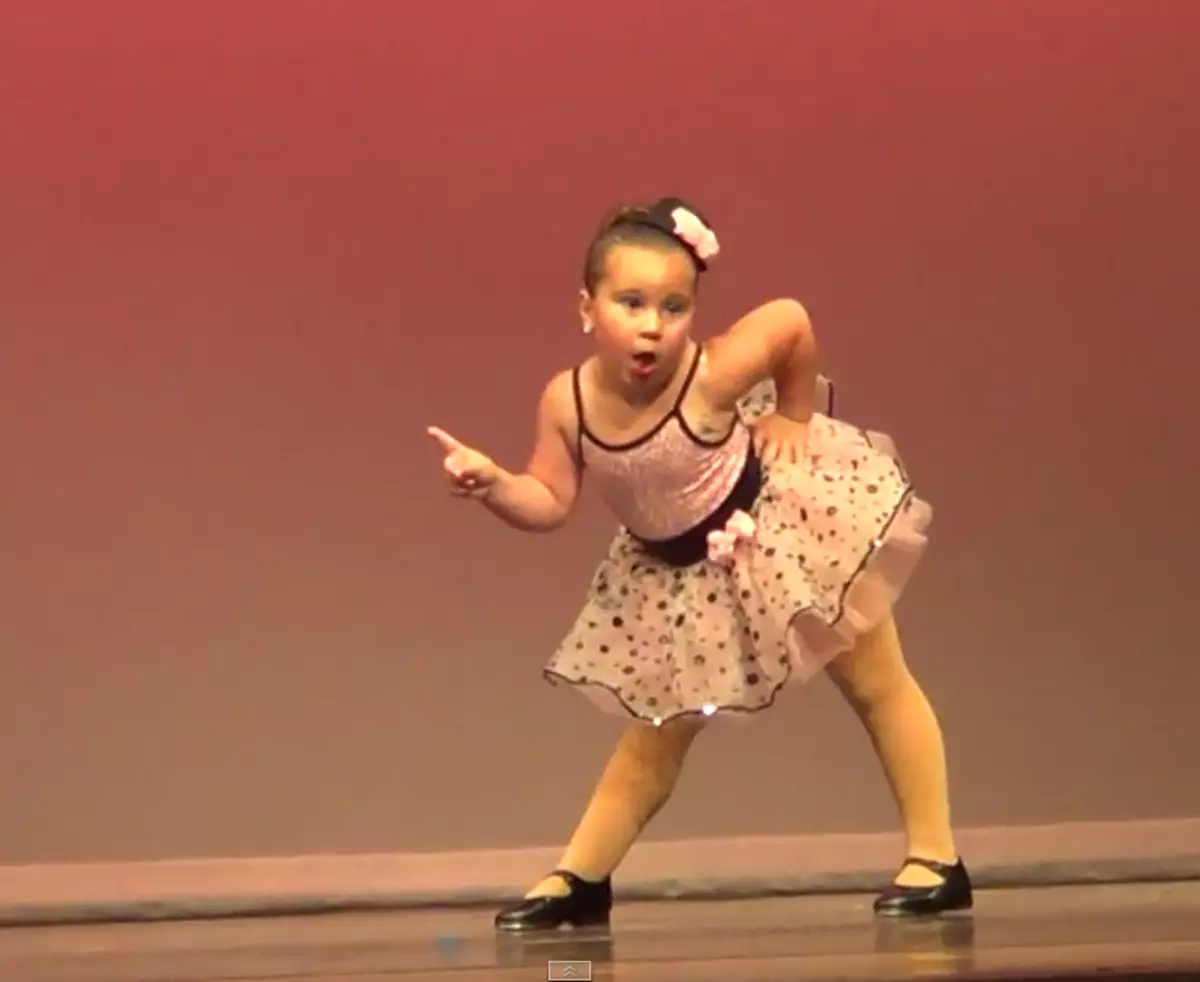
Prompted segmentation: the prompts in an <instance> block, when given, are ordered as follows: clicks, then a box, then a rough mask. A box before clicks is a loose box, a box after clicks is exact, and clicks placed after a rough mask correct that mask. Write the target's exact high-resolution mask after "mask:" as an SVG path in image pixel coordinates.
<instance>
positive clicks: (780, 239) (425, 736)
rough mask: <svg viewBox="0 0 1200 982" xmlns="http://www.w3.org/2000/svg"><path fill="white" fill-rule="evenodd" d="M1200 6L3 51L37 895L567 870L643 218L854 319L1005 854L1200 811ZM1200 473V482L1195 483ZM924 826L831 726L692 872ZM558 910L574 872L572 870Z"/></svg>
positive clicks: (183, 28) (8, 439)
mask: <svg viewBox="0 0 1200 982" xmlns="http://www.w3.org/2000/svg"><path fill="white" fill-rule="evenodd" d="M1198 38H1200V6H1198V5H1197V4H1195V3H1191V2H1188V0H1155V2H1153V3H1148V2H1140V0H1139V2H1133V0H1123V2H1117V0H1112V2H1105V3H1095V2H1083V0H1078V2H1066V0H1036V2H1035V0H1014V2H1004V3H1002V2H978V3H961V2H952V0H921V2H909V3H890V4H889V3H879V2H863V0H838V2H836V3H834V2H825V3H818V2H792V3H788V2H782V0H781V2H773V3H767V2H762V3H747V4H734V3H701V2H689V3H683V2H677V0H659V2H654V3H647V2H644V0H639V2H625V0H612V2H607V3H602V4H570V3H561V2H550V0H508V2H505V3H484V2H475V0H450V2H441V3H419V2H411V3H409V2H403V3H400V2H390V0H359V2H355V3H336V2H333V0H324V2H317V0H288V2H286V3H282V2H280V3H268V2H257V3H246V2H231V0H216V2H206V3H184V2H176V3H161V2H152V0H138V2H133V0H110V2H105V3H95V2H90V0H77V2H66V0H41V2H33V0H27V2H17V0H11V2H8V3H6V4H4V9H3V11H2V12H0V65H2V66H3V69H2V70H0V141H2V152H0V189H2V199H3V208H2V215H0V448H2V451H3V453H2V458H0V459H2V464H0V466H2V468H3V491H2V492H0V533H2V542H0V547H2V548H0V658H2V659H3V661H2V665H3V686H2V688H0V771H2V773H3V775H4V777H3V781H4V790H3V798H4V807H3V809H0V861H3V862H6V863H18V862H41V861H62V862H67V861H82V860H124V859H155V858H165V857H201V856H243V855H264V854H295V853H337V852H370V851H417V850H443V849H470V848H477V847H503V846H519V845H531V844H549V843H557V842H561V841H564V840H565V838H566V836H567V835H568V833H569V831H570V829H571V827H572V825H573V824H574V821H575V819H576V817H577V815H578V813H579V811H580V809H581V808H582V806H583V804H584V800H585V796H586V794H587V792H588V791H589V789H590V787H591V785H592V782H593V780H594V779H595V777H596V775H597V773H598V770H599V767H600V765H601V763H602V761H603V759H604V757H605V755H606V754H607V751H608V749H609V747H610V745H611V742H612V740H613V739H614V736H615V733H616V731H617V726H618V724H617V722H616V721H615V720H612V719H609V718H606V717H602V716H600V715H599V714H598V713H596V712H595V711H594V710H593V709H592V707H591V706H590V704H588V703H587V702H585V701H584V700H583V699H582V698H581V697H580V696H578V695H576V694H574V693H572V692H570V691H567V690H557V689H554V688H552V687H550V686H548V685H546V684H545V683H543V682H542V681H541V679H540V676H539V669H540V668H541V665H542V663H543V662H544V661H545V659H546V658H547V657H548V656H549V654H550V652H551V650H552V648H553V646H554V645H555V643H556V642H557V640H558V638H559V636H560V634H561V633H562V632H563V631H564V630H565V628H566V627H567V625H568V623H569V622H570V619H571V618H572V617H573V616H574V613H575V607H576V604H577V603H578V602H579V600H580V598H581V597H582V595H583V591H584V588H585V586H586V584H587V579H588V577H589V575H590V572H591V570H592V566H593V563H594V562H595V560H596V559H597V558H598V555H599V551H600V550H601V549H602V548H603V546H604V543H605V541H606V539H607V537H608V536H609V534H610V532H611V529H612V525H611V523H610V521H609V520H608V519H607V518H606V517H605V516H604V515H603V513H602V512H601V511H600V509H599V507H598V506H597V504H596V502H595V501H594V499H592V498H588V501H587V503H586V505H585V507H584V508H583V510H582V511H581V512H580V514H579V518H578V520H577V521H576V522H575V524H574V525H573V527H571V528H570V529H568V530H566V531H564V532H562V533H560V534H558V535H557V536H552V537H547V538H537V537H523V536H521V535H519V534H517V533H515V532H510V531H508V530H506V529H505V528H503V527H501V526H500V525H499V524H498V523H496V522H495V521H493V520H491V519H490V518H489V517H488V516H487V515H486V514H485V513H484V512H482V511H481V510H479V509H477V508H473V507H471V506H468V505H465V504H462V503H460V502H457V501H454V500H451V499H449V498H448V497H447V496H446V495H445V494H444V491H443V486H442V484H441V481H440V475H439V470H438V467H439V456H438V453H437V450H436V448H435V447H434V446H433V445H432V444H431V443H430V442H429V441H428V440H427V438H426V437H425V435H424V428H425V426H426V425H427V424H429V423H437V424H439V425H442V426H444V427H445V428H447V429H449V430H450V431H451V432H453V433H455V434H456V435H458V436H460V437H461V438H463V439H465V440H469V441H473V442H477V443H478V445H479V446H481V447H482V448H485V449H487V450H489V451H492V452H493V453H494V454H496V455H497V456H498V457H499V458H500V459H501V460H502V461H503V462H505V463H507V464H510V465H514V466H519V465H520V464H522V463H523V458H524V454H525V452H526V450H527V448H528V441H529V438H530V433H531V424H532V411H533V408H534V404H535V401H536V397H537V393H538V388H539V387H540V385H541V384H542V383H543V381H544V380H545V379H546V378H547V376H548V375H549V373H551V372H552V371H554V370H555V369H557V368H559V367H562V366H565V365H568V364H570V363H572V362H573V361H575V360H576V359H579V358H581V357H582V356H583V355H584V353H585V350H586V346H585V340H584V338H583V337H582V335H581V334H580V331H579V324H578V320H577V317H576V313H575V304H576V290H577V285H578V270H579V265H580V258H581V254H582V250H583V247H584V245H585V242H586V240H587V237H588V235H589V234H590V232H591V230H592V227H593V225H594V223H595V222H596V221H597V220H598V218H599V217H600V215H601V213H602V212H603V211H604V210H605V209H606V208H607V207H608V206H609V205H610V204H611V203H612V202H613V201H615V200H618V199H625V198H631V197H632V198H638V197H648V196H654V195H658V194H661V193H678V194H682V195H684V196H688V197H690V198H692V199H693V200H695V201H696V202H697V203H698V204H699V205H700V206H701V207H702V208H703V209H705V210H706V211H707V212H708V213H709V214H710V215H711V217H712V219H713V221H714V222H715V224H716V226H717V228H718V231H719V233H720V235H721V237H722V242H723V245H724V254H723V255H722V257H721V262H720V263H719V264H718V266H717V267H716V268H715V269H714V271H713V272H712V274H711V279H710V280H709V281H708V283H707V286H706V290H705V294H704V297H703V307H702V311H701V314H700V322H701V325H702V328H703V331H704V332H706V333H710V332H714V331H717V330H719V329H721V328H723V327H724V326H726V325H727V324H728V323H730V321H731V319H733V318H734V317H736V316H737V315H738V314H740V313H741V312H743V311H745V310H746V309H748V308H749V307H751V306H752V305H754V304H757V303H759V302H761V301H763V300H766V299H769V298H772V297H777V296H782V295H789V296H796V297H798V298H800V299H802V300H803V301H804V302H805V303H806V304H807V306H808V307H809V309H810V311H811V313H812V315H813V318H814V322H815V325H816V328H817V331H818V334H819V338H820V340H821V341H822V343H823V346H824V352H825V355H826V357H827V363H826V369H827V370H828V371H829V372H830V373H831V374H832V375H833V376H835V377H836V379H837V380H838V383H839V385H840V392H841V396H842V398H841V402H840V408H841V415H843V416H845V417H847V418H850V419H853V420H854V421H857V422H861V423H862V424H864V425H868V426H870V427H873V428H876V429H883V430H886V431H888V432H890V433H891V434H893V436H894V437H895V438H896V440H897V442H898V445H899V447H900V449H901V451H902V453H903V454H904V457H905V459H906V462H907V463H908V465H909V467H910V469H911V472H912V474H913V475H914V476H915V479H916V481H917V483H918V485H919V487H920V491H921V493H922V494H923V495H924V496H926V497H927V498H928V499H930V500H931V501H932V503H933V505H934V507H935V510H936V515H935V524H934V527H933V531H932V535H933V546H932V549H931V551H930V553H929V557H928V562H927V564H926V566H925V567H924V569H923V570H922V571H921V573H920V575H919V576H918V578H917V579H916V581H915V583H914V585H913V587H912V590H911V593H910V594H909V595H908V596H907V597H906V599H905V602H904V604H903V607H902V610H901V613H900V623H901V628H902V630H903V631H904V635H905V638H906V642H907V649H908V652H909V656H910V658H911V661H912V662H913V664H914V666H915V669H916V670H917V671H918V672H919V673H920V676H921V677H922V678H923V679H924V681H925V682H926V684H927V685H928V688H929V690H930V692H931V694H932V696H933V698H934V699H935V700H936V703H937V706H938V708H939V710H940V713H941V715H942V718H943V720H944V724H945V728H946V732H947V735H948V739H949V747H950V754H951V766H952V770H953V777H954V792H955V804H956V818H957V821H958V823H959V824H960V825H961V826H978V825H1004V824H1014V825H1019V824H1031V823H1045V822H1055V821H1059V820H1067V819H1139V818H1157V817H1172V816H1189V815H1197V814H1200V782H1198V781H1197V780H1196V761H1195V755H1196V748H1197V732H1198V730H1197V714H1196V699H1197V693H1198V692H1200V673H1198V669H1197V665H1198V664H1200V661H1198V657H1197V645H1198V643H1200V635H1198V633H1197V627H1198V624H1200V622H1197V621H1193V620H1192V616H1193V614H1194V613H1195V612H1196V610H1197V596H1196V575H1195V562H1196V554H1197V551H1198V550H1200V525H1198V524H1197V521H1196V519H1195V514H1194V510H1195V506H1196V502H1197V500H1200V476H1198V471H1197V469H1196V466H1195V458H1196V436H1195V432H1194V424H1193V419H1192V417H1193V414H1194V408H1193V407H1194V406H1195V404H1196V403H1195V398H1196V387H1197V367H1196V366H1197V356H1198V355H1200V342H1198V341H1197V339H1196V323H1195V321H1196V316H1195V311H1196V291H1195V287H1194V285H1192V284H1190V282H1189V281H1190V280H1191V279H1193V278H1194V274H1195V270H1196V257H1197V250H1196V244H1195V243H1196V239H1195V236H1196V228H1197V219H1198V218H1200V214H1198V212H1200V209H1198V207H1197V200H1198V194H1197V190H1196V188H1197V175H1198V174H1200V127H1197V125H1196V117H1195V100H1196V93H1197V92H1200V70H1198V68H1200V58H1198V56H1197V41H1198ZM1189 448H1191V449H1189ZM895 827H897V822H896V820H895V818H894V816H893V813H892V806H891V803H890V799H889V797H888V792H887V789H886V787H885V786H884V783H883V779H882V777H881V776H880V775H879V774H878V772H877V770H876V766H875V763H874V761H873V758H872V754H871V751H870V748H869V747H868V745H867V742H866V740H865V738H864V737H863V735H862V733H861V731H860V730H859V728H858V725H857V723H856V722H855V721H854V720H853V718H852V717H851V714H850V713H849V711H848V710H847V709H846V708H845V707H843V706H842V705H841V704H840V702H839V701H838V699H837V697H836V695H835V694H834V693H833V690H832V687H831V686H829V685H828V684H827V683H826V682H824V681H820V682H818V683H816V684H814V685H813V686H811V687H809V688H808V689H806V690H798V691H795V692H793V693H792V694H791V696H789V697H788V698H786V699H785V700H784V701H783V702H782V703H781V704H780V705H779V706H778V708H777V709H776V710H775V711H774V712H772V713H771V714H770V715H768V716H765V717H762V718H761V719H760V720H759V721H757V722H756V723H754V724H753V725H749V726H735V727H731V728H730V727H726V728H722V731H721V732H719V733H714V734H710V735H709V736H708V737H707V738H706V739H704V740H703V742H702V743H701V744H700V745H699V746H698V748H697V752H696V755H695V758H694V760H693V762H692V766H691V770H690V772H689V773H688V774H687V776H686V779H685V781H684V782H683V785H682V787H681V789H680V791H679V795H678V798H677V799H676V801H675V802H674V803H673V804H672V806H671V807H670V808H669V809H668V810H667V811H666V812H665V813H664V814H663V816H662V817H661V819H660V820H659V821H658V823H657V824H656V825H655V826H654V827H653V831H652V837H654V838H668V837H669V838H674V837H683V836H708V835H736V834H747V835H751V834H786V833H802V832H814V833H815V832H858V831H875V830H884V829H892V828H895ZM532 872H533V871H531V873H532Z"/></svg>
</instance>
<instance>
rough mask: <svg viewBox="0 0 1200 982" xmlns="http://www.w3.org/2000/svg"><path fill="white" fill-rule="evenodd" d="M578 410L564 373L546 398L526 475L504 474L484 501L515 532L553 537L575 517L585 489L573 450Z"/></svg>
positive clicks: (568, 377)
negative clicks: (553, 533) (541, 533)
mask: <svg viewBox="0 0 1200 982" xmlns="http://www.w3.org/2000/svg"><path fill="white" fill-rule="evenodd" d="M573 405H574V401H573V396H572V391H571V374H570V372H562V373H560V374H559V375H557V376H555V377H554V378H553V379H551V381H550V383H549V384H548V385H547V386H546V388H545V389H544V390H543V392H542V397H541V400H540V401H539V403H538V409H537V423H536V427H535V430H534V445H533V453H532V454H531V455H530V458H529V463H528V464H527V465H526V467H525V472H524V473H522V474H513V473H510V472H509V471H506V470H504V469H503V468H501V469H500V470H499V473H498V474H497V476H496V480H495V482H494V483H493V484H492V485H491V486H490V487H489V488H488V490H487V494H486V495H484V496H483V498H482V503H483V505H484V507H485V508H487V509H488V510H489V511H490V512H492V514H494V515H496V516H497V517H498V518H500V519H501V520H503V521H504V522H506V523H508V524H509V525H511V526H512V527H513V528H515V529H519V530H521V531H522V532H552V531H554V530H555V529H557V528H559V527H560V526H561V525H562V524H563V523H564V522H565V521H566V520H567V517H568V516H569V515H570V513H571V509H572V507H573V506H574V504H575V498H576V497H577V496H578V494H579V483H580V474H579V464H578V462H577V461H576V459H575V454H574V452H573V450H572V445H573V443H574V440H573V437H572V429H573V427H574V425H575V424H574V422H573V419H574V411H573V409H572V407H573Z"/></svg>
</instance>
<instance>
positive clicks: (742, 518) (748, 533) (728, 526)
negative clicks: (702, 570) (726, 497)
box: [708, 509, 758, 569]
mask: <svg viewBox="0 0 1200 982" xmlns="http://www.w3.org/2000/svg"><path fill="white" fill-rule="evenodd" d="M757 532H758V525H757V523H756V522H755V521H754V519H753V518H751V517H750V515H749V514H748V513H747V512H744V511H742V510H740V509H739V510H738V511H735V512H734V513H733V514H732V515H730V516H729V521H727V522H726V523H725V527H724V528H719V529H713V531H711V532H709V533H708V558H709V559H710V560H711V561H712V562H714V563H716V564H717V565H718V566H724V567H725V568H726V569H732V568H733V564H734V560H735V559H736V558H737V547H738V545H739V544H740V543H742V542H749V541H751V540H753V538H754V536H755V535H756V534H757Z"/></svg>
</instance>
